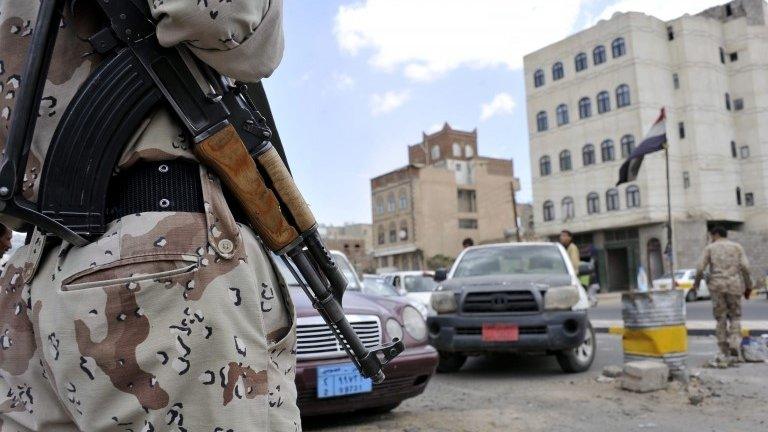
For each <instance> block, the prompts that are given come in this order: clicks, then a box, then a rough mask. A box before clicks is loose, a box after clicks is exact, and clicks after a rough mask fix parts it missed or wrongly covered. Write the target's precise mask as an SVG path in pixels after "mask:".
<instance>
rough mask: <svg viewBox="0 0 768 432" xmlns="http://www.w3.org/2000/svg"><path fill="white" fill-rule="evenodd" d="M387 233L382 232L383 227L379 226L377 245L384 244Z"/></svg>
mask: <svg viewBox="0 0 768 432" xmlns="http://www.w3.org/2000/svg"><path fill="white" fill-rule="evenodd" d="M386 236H387V233H386V232H385V231H384V225H379V229H378V237H379V244H380V245H382V244H384V241H385V240H386Z"/></svg>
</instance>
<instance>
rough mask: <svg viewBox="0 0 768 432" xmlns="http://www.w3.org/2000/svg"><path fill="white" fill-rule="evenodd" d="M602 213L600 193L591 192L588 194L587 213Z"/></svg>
mask: <svg viewBox="0 0 768 432" xmlns="http://www.w3.org/2000/svg"><path fill="white" fill-rule="evenodd" d="M599 213H600V194H598V193H597V192H590V193H588V194H587V214H589V215H593V214H599Z"/></svg>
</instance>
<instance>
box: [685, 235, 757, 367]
mask: <svg viewBox="0 0 768 432" xmlns="http://www.w3.org/2000/svg"><path fill="white" fill-rule="evenodd" d="M710 235H711V236H712V242H711V243H710V244H708V245H707V246H706V247H705V248H704V253H703V254H702V256H701V259H700V260H699V265H698V267H697V268H696V280H695V281H694V283H693V290H694V292H696V291H697V290H698V289H699V284H700V283H701V278H702V276H703V275H704V271H705V270H706V269H707V268H709V279H707V287H709V292H710V294H711V296H712V306H713V312H714V315H715V320H717V329H716V330H715V335H716V336H717V344H718V346H719V347H720V354H719V355H718V356H717V358H716V359H715V364H716V365H717V366H718V367H725V366H727V365H728V364H729V363H730V362H733V361H735V360H737V359H738V358H739V357H740V354H741V353H740V349H739V346H740V342H741V296H742V295H744V294H746V296H747V298H749V293H750V291H751V289H750V287H751V285H752V284H751V278H750V276H749V261H747V256H746V254H745V253H744V249H743V248H742V247H741V245H740V244H738V243H736V242H733V241H731V240H728V239H727V236H728V232H727V231H726V230H725V228H723V227H721V226H717V227H714V228H713V229H712V230H711V231H710Z"/></svg>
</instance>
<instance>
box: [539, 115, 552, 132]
mask: <svg viewBox="0 0 768 432" xmlns="http://www.w3.org/2000/svg"><path fill="white" fill-rule="evenodd" d="M548 128H549V124H548V123H547V113H546V111H539V113H538V114H536V130H537V131H539V132H543V131H545V130H547V129H548Z"/></svg>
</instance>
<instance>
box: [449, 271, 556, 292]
mask: <svg viewBox="0 0 768 432" xmlns="http://www.w3.org/2000/svg"><path fill="white" fill-rule="evenodd" d="M570 284H571V276H570V275H567V274H565V275H551V274H522V275H490V276H471V277H459V278H451V279H448V280H446V281H445V282H443V283H442V286H443V289H446V290H453V291H485V290H487V289H499V288H501V287H503V288H506V289H510V290H521V289H531V288H538V289H547V288H549V287H553V286H565V285H570Z"/></svg>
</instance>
